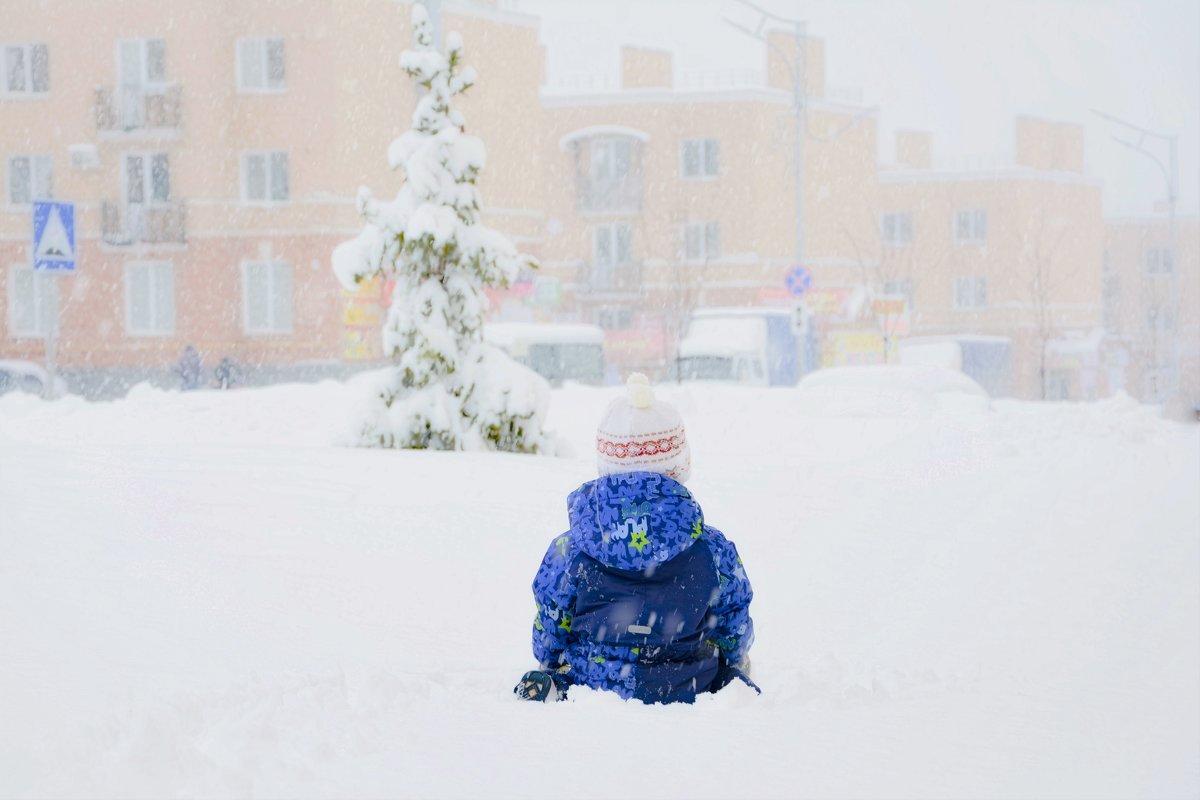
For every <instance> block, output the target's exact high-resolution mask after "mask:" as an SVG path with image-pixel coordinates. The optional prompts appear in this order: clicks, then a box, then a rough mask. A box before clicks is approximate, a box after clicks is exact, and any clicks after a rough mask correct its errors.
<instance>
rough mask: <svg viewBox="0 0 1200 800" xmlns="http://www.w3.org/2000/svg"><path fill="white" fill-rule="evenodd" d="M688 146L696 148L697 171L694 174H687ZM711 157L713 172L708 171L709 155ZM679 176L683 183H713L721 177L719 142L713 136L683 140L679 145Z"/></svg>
mask: <svg viewBox="0 0 1200 800" xmlns="http://www.w3.org/2000/svg"><path fill="white" fill-rule="evenodd" d="M689 145H695V146H697V147H698V149H699V152H698V153H697V162H696V163H697V169H698V171H697V172H696V173H694V174H691V173H689V172H688V157H687V150H688V146H689ZM710 150H711V154H712V156H713V161H714V163H713V165H712V166H713V170H712V171H711V172H710V171H709V163H708V162H709V158H708V157H709V155H710ZM679 176H680V177H681V178H682V179H683V180H685V181H715V180H719V179H720V177H721V142H720V140H719V139H717V138H716V137H715V136H705V137H697V138H692V139H683V140H682V141H680V143H679Z"/></svg>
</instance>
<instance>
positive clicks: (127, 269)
mask: <svg viewBox="0 0 1200 800" xmlns="http://www.w3.org/2000/svg"><path fill="white" fill-rule="evenodd" d="M155 268H157V269H155ZM163 268H165V269H163ZM137 269H147V270H148V271H147V273H146V274H147V275H152V274H153V275H154V277H152V278H151V279H150V289H149V295H150V317H151V324H150V326H149V327H147V328H135V327H134V324H133V281H132V275H133V272H134V271H135V270H137ZM164 271H165V272H167V273H168V274H169V275H170V282H171V286H170V289H171V292H170V326H169V327H168V326H163V325H159V324H157V323H158V322H160V320H159V316H160V314H161V310H160V309H159V308H158V307H157V305H156V304H155V302H154V299H155V297H156V296H157V292H156V291H155V290H156V289H157V288H158V281H159V280H160V278H159V277H157V274H156V273H159V274H160V273H161V272H164ZM123 276H124V281H125V334H126V335H127V336H131V337H137V338H156V337H164V336H174V335H175V330H176V318H177V314H176V312H177V304H176V302H175V298H176V295H177V292H176V284H175V264H174V262H171V261H127V262H125V266H124V270H123Z"/></svg>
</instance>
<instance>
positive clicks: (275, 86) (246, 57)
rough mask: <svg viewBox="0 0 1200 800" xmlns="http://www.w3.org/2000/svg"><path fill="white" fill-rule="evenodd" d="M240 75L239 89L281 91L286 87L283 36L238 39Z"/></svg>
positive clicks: (238, 71) (247, 90)
mask: <svg viewBox="0 0 1200 800" xmlns="http://www.w3.org/2000/svg"><path fill="white" fill-rule="evenodd" d="M237 76H238V91H240V92H282V91H283V90H284V89H286V88H287V69H286V67H285V61H284V57H283V39H277V38H273V39H239V40H238V44H237Z"/></svg>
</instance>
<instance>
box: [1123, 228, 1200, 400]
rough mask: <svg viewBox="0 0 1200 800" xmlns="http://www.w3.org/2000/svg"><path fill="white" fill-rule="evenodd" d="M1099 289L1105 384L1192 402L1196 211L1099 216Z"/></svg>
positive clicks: (1199, 330) (1196, 351) (1198, 304)
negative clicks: (1101, 276) (1177, 214)
mask: <svg viewBox="0 0 1200 800" xmlns="http://www.w3.org/2000/svg"><path fill="white" fill-rule="evenodd" d="M1103 297H1104V303H1103V305H1104V330H1105V339H1104V342H1103V351H1102V352H1103V363H1104V365H1105V379H1106V384H1107V389H1108V390H1109V391H1110V392H1115V391H1118V390H1120V391H1124V392H1126V393H1128V394H1129V395H1131V396H1133V397H1136V398H1138V399H1140V400H1143V401H1146V402H1161V401H1163V400H1166V399H1168V398H1170V397H1178V398H1180V399H1181V400H1182V401H1183V402H1185V403H1190V404H1191V405H1192V406H1196V405H1198V404H1200V216H1197V215H1195V214H1190V215H1186V216H1183V217H1179V218H1176V219H1175V220H1174V222H1172V220H1171V219H1170V217H1169V215H1168V213H1167V211H1166V209H1165V208H1161V207H1160V208H1157V209H1155V211H1154V212H1153V213H1148V214H1145V215H1142V216H1138V217H1120V218H1111V219H1107V220H1105V223H1104V288H1103Z"/></svg>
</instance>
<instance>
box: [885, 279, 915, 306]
mask: <svg viewBox="0 0 1200 800" xmlns="http://www.w3.org/2000/svg"><path fill="white" fill-rule="evenodd" d="M883 293H884V295H886V296H888V297H903V298H904V300H905V302H907V303H909V304H911V303H912V300H913V282H912V278H901V279H899V280H895V279H893V280H887V281H884V282H883Z"/></svg>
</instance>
